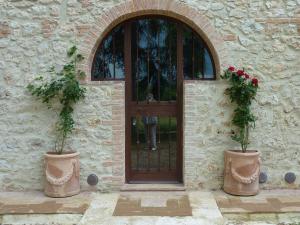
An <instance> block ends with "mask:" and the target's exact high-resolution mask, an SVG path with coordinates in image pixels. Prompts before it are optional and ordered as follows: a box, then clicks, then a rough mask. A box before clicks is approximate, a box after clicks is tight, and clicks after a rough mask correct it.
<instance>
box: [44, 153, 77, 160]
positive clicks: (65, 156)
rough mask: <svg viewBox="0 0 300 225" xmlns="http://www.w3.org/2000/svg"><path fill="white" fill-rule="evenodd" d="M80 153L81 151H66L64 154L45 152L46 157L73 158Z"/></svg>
mask: <svg viewBox="0 0 300 225" xmlns="http://www.w3.org/2000/svg"><path fill="white" fill-rule="evenodd" d="M78 155H80V153H79V152H65V153H62V154H56V153H55V152H47V153H45V157H47V158H64V159H65V158H72V157H75V156H78Z"/></svg>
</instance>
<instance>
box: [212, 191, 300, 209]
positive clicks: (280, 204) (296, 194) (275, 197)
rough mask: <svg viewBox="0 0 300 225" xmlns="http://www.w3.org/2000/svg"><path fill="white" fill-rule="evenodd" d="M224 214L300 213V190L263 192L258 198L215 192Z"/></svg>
mask: <svg viewBox="0 0 300 225" xmlns="http://www.w3.org/2000/svg"><path fill="white" fill-rule="evenodd" d="M214 196H215V199H216V202H217V204H218V206H219V208H220V210H221V212H222V213H235V214H237V213H300V190H289V191H287V190H272V191H268V190H262V191H261V192H260V193H259V194H258V195H256V196H249V197H240V196H232V195H229V194H226V193H224V192H221V191H218V192H214Z"/></svg>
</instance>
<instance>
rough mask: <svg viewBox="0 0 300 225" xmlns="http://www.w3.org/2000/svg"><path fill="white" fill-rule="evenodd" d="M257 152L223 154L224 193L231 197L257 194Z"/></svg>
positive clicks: (258, 158)
mask: <svg viewBox="0 0 300 225" xmlns="http://www.w3.org/2000/svg"><path fill="white" fill-rule="evenodd" d="M259 155H260V154H259V152H258V151H247V152H245V153H243V152H242V151H235V150H229V151H225V153H224V166H225V168H224V187H223V189H224V191H225V192H227V193H229V194H233V195H244V196H250V195H256V194H257V193H258V192H259V173H260V164H261V161H260V157H259Z"/></svg>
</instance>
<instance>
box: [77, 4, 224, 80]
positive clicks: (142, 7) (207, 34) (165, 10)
mask: <svg viewBox="0 0 300 225" xmlns="http://www.w3.org/2000/svg"><path fill="white" fill-rule="evenodd" d="M141 15H165V16H168V17H171V18H175V19H177V20H180V21H182V22H184V23H186V24H187V25H189V26H190V27H192V28H193V29H194V30H195V31H196V32H197V33H198V34H199V35H200V36H201V38H202V39H203V40H204V41H205V42H206V44H207V46H208V48H209V49H210V51H211V53H212V56H213V59H214V63H215V67H216V73H217V77H218V75H219V74H220V72H221V65H222V64H224V60H223V59H225V58H226V55H225V52H224V48H223V39H222V37H221V35H220V34H218V32H217V31H216V30H215V28H214V27H213V26H212V25H211V23H210V21H209V20H208V18H207V17H206V16H205V15H202V13H201V11H200V10H197V9H196V8H193V7H192V6H189V5H187V4H184V3H181V2H179V1H177V0H126V1H125V2H123V3H120V4H118V5H116V6H113V7H111V8H108V9H107V10H104V11H103V13H102V14H101V15H100V17H99V19H98V20H97V21H96V22H95V23H94V24H93V25H92V27H91V28H90V29H89V31H88V32H87V34H86V37H85V40H84V41H83V43H82V44H80V46H79V50H80V52H81V54H82V55H83V56H84V58H85V59H84V61H83V62H82V63H81V64H80V69H81V70H82V71H84V72H86V74H87V78H86V79H87V80H90V75H91V67H92V62H93V58H94V55H95V53H96V50H97V48H98V46H99V44H100V42H101V40H102V39H103V38H104V37H105V36H106V34H107V33H108V32H109V31H110V30H111V29H112V28H113V27H115V26H116V25H117V24H119V23H121V22H123V21H125V20H127V19H130V18H134V17H137V16H141Z"/></svg>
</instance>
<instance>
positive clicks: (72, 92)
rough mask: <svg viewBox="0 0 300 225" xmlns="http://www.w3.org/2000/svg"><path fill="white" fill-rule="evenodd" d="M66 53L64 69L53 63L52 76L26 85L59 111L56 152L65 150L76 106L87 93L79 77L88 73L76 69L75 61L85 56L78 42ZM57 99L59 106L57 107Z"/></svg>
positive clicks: (60, 152) (35, 94)
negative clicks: (55, 67)
mask: <svg viewBox="0 0 300 225" xmlns="http://www.w3.org/2000/svg"><path fill="white" fill-rule="evenodd" d="M67 57H68V59H69V62H68V63H66V64H65V65H64V66H63V68H62V69H61V70H59V71H56V70H55V69H54V67H51V68H50V70H49V71H48V72H49V73H50V74H51V78H50V79H46V78H45V76H38V77H37V78H36V79H35V80H34V81H33V82H32V83H30V84H29V85H28V86H27V89H28V90H29V92H30V93H31V94H32V95H33V96H36V97H37V99H39V100H41V101H42V102H43V103H45V104H46V105H47V106H48V108H49V109H54V110H55V111H57V113H58V121H57V123H56V131H57V137H56V141H55V151H56V153H57V154H62V153H63V151H64V147H65V141H66V138H67V137H68V135H70V134H71V133H72V131H73V130H74V124H75V121H74V119H73V116H72V114H73V111H74V109H73V106H74V104H76V103H77V102H78V101H79V100H80V99H83V98H84V97H85V93H86V89H85V88H83V87H81V86H80V83H79V81H78V79H79V78H83V77H85V73H84V72H83V71H80V70H77V69H76V64H77V63H78V62H80V61H82V60H83V56H82V55H81V54H78V53H77V48H76V46H73V47H71V48H70V49H69V50H68V51H67ZM47 77H48V76H47ZM57 103H59V107H56V104H57ZM54 105H55V107H54Z"/></svg>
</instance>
